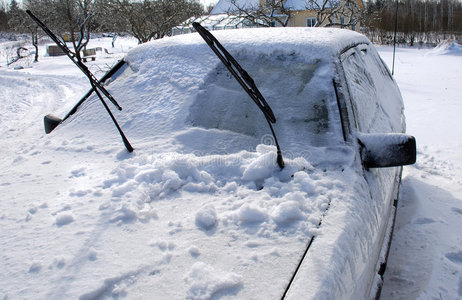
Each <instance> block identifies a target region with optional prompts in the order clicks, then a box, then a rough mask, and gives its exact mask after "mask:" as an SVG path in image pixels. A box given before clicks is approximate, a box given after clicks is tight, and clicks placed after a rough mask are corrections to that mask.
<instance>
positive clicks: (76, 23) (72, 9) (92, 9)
mask: <svg viewBox="0 0 462 300" xmlns="http://www.w3.org/2000/svg"><path fill="white" fill-rule="evenodd" d="M52 1H53V2H51V3H50V5H51V7H50V9H53V10H54V12H53V13H52V14H51V15H52V17H50V24H51V26H52V27H53V29H54V30H55V31H56V32H57V33H58V34H59V35H61V37H63V38H64V36H65V35H67V36H69V38H70V42H71V43H72V45H73V47H74V52H75V56H76V59H77V60H79V61H81V60H82V57H81V53H80V52H81V51H82V50H84V49H85V48H86V46H87V44H88V42H89V41H90V37H91V36H90V33H91V31H92V30H93V29H95V28H96V22H95V18H94V17H95V15H96V0H52Z"/></svg>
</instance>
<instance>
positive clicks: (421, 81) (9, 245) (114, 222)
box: [0, 39, 462, 299]
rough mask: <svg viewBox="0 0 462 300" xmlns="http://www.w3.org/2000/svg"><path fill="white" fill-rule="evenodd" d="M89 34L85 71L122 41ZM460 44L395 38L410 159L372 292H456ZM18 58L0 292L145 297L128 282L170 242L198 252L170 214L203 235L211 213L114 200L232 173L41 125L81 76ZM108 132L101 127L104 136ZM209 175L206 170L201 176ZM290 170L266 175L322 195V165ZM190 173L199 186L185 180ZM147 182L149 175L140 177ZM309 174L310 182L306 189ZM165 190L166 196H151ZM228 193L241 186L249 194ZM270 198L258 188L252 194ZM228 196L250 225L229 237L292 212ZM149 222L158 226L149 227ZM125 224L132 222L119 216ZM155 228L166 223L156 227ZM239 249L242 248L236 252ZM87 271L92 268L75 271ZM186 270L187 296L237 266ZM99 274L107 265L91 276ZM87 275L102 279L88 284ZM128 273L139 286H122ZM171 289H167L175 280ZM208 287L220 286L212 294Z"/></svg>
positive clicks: (9, 73) (2, 213)
mask: <svg viewBox="0 0 462 300" xmlns="http://www.w3.org/2000/svg"><path fill="white" fill-rule="evenodd" d="M93 43H94V45H95V46H96V45H98V46H103V47H105V48H107V49H108V50H109V52H110V53H113V54H101V55H99V57H97V60H96V62H94V63H90V69H91V70H92V71H93V72H95V74H97V75H99V76H101V74H102V73H103V71H104V70H105V69H107V68H108V67H109V66H111V65H113V64H114V63H115V61H117V60H118V59H120V57H121V56H122V55H123V53H124V52H126V51H127V50H128V49H129V47H131V46H134V45H135V43H134V41H133V40H131V41H127V40H125V41H122V40H118V41H117V42H116V49H112V48H111V46H110V40H109V39H101V40H95V41H93ZM117 45H119V46H117ZM1 46H2V44H0V47H1ZM0 49H1V48H0ZM0 51H2V50H0ZM391 51H392V49H391V48H390V47H380V48H379V52H380V54H381V55H382V57H383V59H384V60H385V61H386V62H387V63H388V64H389V65H390V66H391V59H392V52H391ZM2 53H4V51H3V52H2ZM461 54H462V51H460V50H459V49H458V48H457V47H452V48H450V47H445V48H444V47H441V48H438V49H435V50H433V51H431V50H417V49H402V48H398V53H397V61H396V65H395V77H396V79H397V81H398V84H399V86H400V88H401V91H402V94H403V97H404V99H405V105H406V116H407V125H408V127H407V128H408V130H407V131H408V133H410V134H412V135H414V136H416V138H417V142H418V151H419V153H418V162H417V164H416V165H415V166H411V167H405V169H404V177H403V185H402V189H401V199H400V204H399V209H398V217H397V226H396V229H395V235H394V240H393V243H392V246H391V249H392V251H391V254H390V258H389V259H390V260H389V265H388V269H387V273H386V276H385V286H384V289H383V299H413V298H418V297H420V299H435V298H436V299H440V298H441V299H458V298H460V297H462V246H461V245H462V235H461V234H460V228H461V227H462V171H461V168H462V155H461V150H460V147H461V146H462V135H461V134H460V133H458V128H460V127H461V125H462V121H461V120H462V119H461V118H460V115H461V113H462V106H461V105H460V103H459V102H460V101H461V100H460V95H461V94H462V86H461V85H460V82H461V80H462V55H461ZM31 66H32V67H26V68H25V69H23V70H14V69H13V68H12V67H10V68H7V67H6V63H5V57H0V87H1V89H0V124H1V125H2V126H1V127H0V134H1V136H2V140H3V143H2V147H1V149H0V154H1V155H0V189H1V192H0V195H1V196H0V228H2V230H1V231H0V266H2V267H1V269H2V271H1V272H0V298H1V299H23V298H42V299H59V298H60V297H61V296H62V295H79V296H80V297H81V299H95V298H104V297H111V298H123V297H124V296H126V295H127V293H128V295H130V297H131V298H133V297H136V295H138V296H143V295H144V296H145V295H146V293H147V292H148V290H146V291H145V290H143V289H142V288H141V289H139V287H145V285H143V284H139V282H140V281H143V280H147V278H149V277H155V276H161V275H162V269H163V268H164V266H165V265H168V264H169V262H170V261H171V260H172V258H173V259H175V258H178V253H180V252H184V253H186V254H187V255H186V258H184V259H185V262H186V261H194V259H195V258H197V257H199V256H201V255H202V256H207V255H210V254H209V253H208V252H207V249H206V244H204V241H205V238H204V237H202V236H198V239H197V240H195V241H191V245H184V244H178V243H176V242H175V239H174V238H171V237H173V236H175V235H176V236H182V235H183V234H185V229H184V228H183V222H184V219H187V218H190V215H192V216H193V218H194V222H195V223H196V226H197V227H198V228H200V229H201V230H202V231H203V232H205V233H207V235H211V234H214V233H215V231H217V229H216V222H217V213H219V211H218V210H219V208H217V207H216V206H214V205H205V206H201V207H197V208H194V209H195V210H194V211H193V212H183V211H181V207H176V206H173V207H171V208H169V209H170V211H169V213H170V214H171V217H170V218H169V219H170V220H171V221H169V222H166V223H165V222H159V218H160V217H159V211H158V209H159V210H161V209H167V208H166V207H169V206H170V204H169V203H168V201H167V202H165V201H164V202H157V203H156V206H162V207H163V206H165V207H164V208H158V209H154V208H152V206H150V205H148V204H146V205H145V204H143V203H137V202H134V203H133V202H125V201H124V198H127V197H128V198H130V199H136V198H140V199H142V198H143V197H144V198H146V197H151V196H152V195H155V196H156V197H158V196H159V197H163V198H165V199H168V198H169V193H172V194H174V193H175V190H176V189H177V188H178V187H179V186H180V185H181V186H187V187H188V189H186V190H189V192H191V193H193V192H195V191H209V190H214V192H216V193H217V194H219V193H221V194H220V195H221V196H220V198H222V197H223V196H222V195H223V194H225V193H226V191H233V192H236V190H237V188H238V187H237V186H236V185H232V184H227V185H224V184H222V183H221V182H220V176H230V175H231V176H232V175H233V173H232V172H237V171H236V170H234V169H228V170H230V172H231V173H229V174H219V172H220V170H219V169H218V168H214V167H213V166H214V165H216V164H217V163H219V162H217V161H214V159H215V157H214V156H211V157H209V158H207V157H202V158H195V159H193V158H192V157H190V156H187V155H185V156H182V155H179V156H178V157H176V158H175V160H170V159H166V160H163V159H162V157H160V158H159V157H154V155H155V153H156V151H155V150H154V149H152V151H151V153H147V152H146V151H145V152H144V153H141V154H136V153H135V154H134V155H135V158H134V159H133V155H129V154H127V153H126V151H125V150H124V149H123V147H122V146H121V142H120V140H118V139H116V141H115V142H114V144H107V145H104V146H102V145H101V142H100V141H91V140H89V139H88V136H85V135H84V134H83V133H82V134H79V133H75V134H72V135H65V134H60V133H56V134H55V133H53V134H52V135H49V136H45V135H44V133H43V124H42V118H43V115H45V114H47V113H50V112H53V113H54V114H56V115H58V116H63V115H65V113H66V112H67V111H68V110H69V109H70V108H71V107H72V106H73V105H74V103H75V102H76V101H77V99H79V97H80V96H81V95H83V94H84V92H85V91H86V90H88V89H89V84H88V83H87V80H86V79H85V78H84V77H83V76H82V74H81V73H80V71H79V70H78V69H77V68H76V67H75V66H74V65H73V64H72V63H71V62H70V61H69V60H68V58H66V57H59V58H51V57H44V56H42V57H41V58H40V62H39V63H37V64H31ZM173 75H174V74H173ZM185 84H186V85H187V84H188V82H187V81H186V82H185ZM174 92H175V91H174V90H172V93H174ZM122 106H123V103H122ZM163 117H168V116H163ZM92 122H93V123H92ZM96 124H97V122H95V121H94V120H91V119H88V124H87V125H86V126H85V127H84V128H81V127H80V128H79V126H82V122H77V123H75V124H72V122H70V123H69V124H68V126H69V128H72V129H73V130H74V132H79V130H81V131H87V130H91V126H96ZM160 125H161V124H160ZM160 127H162V126H160ZM160 130H162V128H161V129H160ZM113 131H114V129H113V128H108V132H110V134H113ZM100 138H101V140H103V141H105V142H106V141H107V140H110V139H107V138H106V137H105V136H100ZM129 138H130V137H129ZM139 141H140V142H143V141H142V139H139ZM144 142H146V143H148V142H147V141H144ZM135 147H136V146H135ZM237 147H240V146H237ZM50 153H52V155H50ZM136 155H138V157H136ZM233 155H234V159H236V160H241V161H245V160H249V161H251V160H252V159H254V158H255V157H254V156H255V155H248V154H245V155H244V154H243V153H236V154H233ZM233 155H231V156H233ZM258 155H260V157H261V159H270V160H274V157H273V153H272V152H269V151H268V149H266V148H265V147H260V148H259V153H258ZM186 159H187V160H189V161H192V165H193V166H192V167H190V169H185V168H184V165H182V164H181V162H182V161H184V160H186ZM172 163H174V164H173V165H172ZM297 163H298V165H297ZM144 164H157V167H158V168H157V169H158V170H162V168H164V169H165V170H168V171H166V172H161V171H159V172H153V171H152V170H150V169H146V168H144V167H143V165H144ZM175 164H177V165H175ZM116 165H118V166H117V167H116ZM253 167H255V168H253ZM253 167H252V165H250V166H249V168H248V169H247V175H246V176H247V177H248V178H250V179H256V180H253V181H258V178H253V177H255V176H257V177H258V176H261V174H262V171H264V170H262V169H258V165H254V166H253ZM303 167H307V166H305V165H303V163H301V162H294V163H292V168H294V170H295V169H296V168H303ZM172 170H173V171H174V172H172ZM212 173H213V174H218V176H217V177H215V178H212V177H210V174H212ZM178 174H180V175H185V176H184V177H183V176H180V177H179V176H178ZM301 175H302V174H300V177H299V178H296V179H295V180H294V181H293V182H292V183H290V185H284V186H283V185H281V184H282V183H281V182H283V181H284V178H280V179H281V182H280V181H276V182H274V183H273V184H275V185H277V184H279V185H280V186H283V187H284V188H288V189H290V188H297V187H298V186H299V185H300V184H301V183H304V184H305V185H306V184H307V182H311V183H310V185H306V188H307V189H309V190H306V191H305V192H306V193H309V194H310V195H311V196H313V197H314V198H316V199H317V200H318V201H317V202H315V203H313V205H314V206H317V207H318V208H319V207H321V208H322V207H325V206H326V205H327V201H328V197H331V196H329V194H328V193H327V194H326V193H323V197H321V196H320V191H321V190H323V191H324V192H325V191H327V190H328V189H329V183H327V182H326V183H325V182H323V180H322V176H323V175H322V174H317V173H314V174H313V176H311V178H304V177H303V176H301ZM263 176H266V175H263ZM282 176H284V174H282ZM101 177H104V178H103V179H101ZM53 178H56V180H53ZM199 179H200V180H199ZM199 181H200V182H201V185H199V184H197V182H199ZM152 182H154V184H150V183H152ZM313 182H316V184H317V186H312V185H311V184H312V183H313ZM44 183H46V185H45V184H44ZM204 183H205V184H204ZM134 184H135V185H144V186H145V187H146V189H145V190H146V191H147V192H148V193H149V194H148V195H141V194H136V193H139V190H138V191H137V190H136V189H134V186H133V185H134ZM69 187H71V188H70V189H69ZM253 188H254V187H253ZM250 189H252V187H249V190H250ZM166 190H168V191H169V192H168V193H167V194H164V195H159V194H158V193H159V192H162V193H165V191H166ZM133 191H135V192H133ZM276 192H277V193H279V194H278V196H279V197H282V198H284V197H286V196H287V197H288V196H291V197H293V196H297V195H294V194H290V190H287V191H284V190H283V191H276V189H275V190H273V191H272V193H276ZM240 193H241V194H242V195H244V194H248V193H249V191H248V190H241V191H240ZM151 194H152V195H151ZM237 194H239V191H237ZM255 195H257V194H255ZM259 195H260V196H259V197H261V196H262V193H259ZM270 195H271V191H270V192H269V193H268V195H265V194H263V197H269V196H270ZM108 199H111V200H110V201H109V200H108ZM265 199H266V200H268V198H265ZM216 200H218V199H216ZM230 200H231V199H228V201H227V200H226V199H225V201H223V202H222V206H223V207H226V206H227V205H234V206H237V205H239V206H240V208H239V209H235V210H234V213H232V214H229V215H227V216H226V218H224V222H227V223H229V224H231V225H232V224H233V222H236V220H239V222H241V223H244V224H249V225H246V226H244V227H243V228H244V230H245V232H242V231H239V230H236V231H235V235H236V240H238V236H239V235H244V234H246V233H248V232H249V231H253V230H259V231H260V232H261V233H262V235H265V234H266V233H265V232H268V233H267V234H269V232H271V231H270V230H268V229H269V228H266V227H264V226H261V225H258V226H254V225H255V224H261V223H263V220H266V219H271V220H272V222H273V223H274V224H276V225H277V223H280V224H285V223H287V222H291V221H292V220H299V219H300V218H302V217H303V216H304V212H303V211H301V210H298V209H297V207H295V206H293V205H292V204H291V202H290V201H286V202H281V203H273V204H272V205H274V207H275V209H273V210H270V209H269V208H266V207H263V208H262V207H261V206H259V205H257V202H255V203H250V204H248V205H242V203H239V202H238V201H237V202H236V200H234V201H230ZM257 200H258V199H257ZM220 201H221V200H220ZM141 202H142V201H141ZM310 209H312V210H313V211H315V210H316V208H315V207H313V208H310ZM318 217H319V215H316V214H315V215H313V216H312V217H311V219H310V220H308V222H306V224H305V225H304V227H298V228H295V229H294V228H292V229H294V231H295V232H297V231H306V232H309V231H313V230H316V229H315V228H311V227H310V224H316V222H318ZM151 221H153V222H154V223H155V225H156V226H161V227H162V228H161V229H160V230H157V229H154V228H152V224H150V222H151ZM156 221H157V222H156ZM222 221H223V220H222ZM133 223H136V227H137V229H136V230H135V229H134V227H133V226H130V224H133ZM266 223H268V224H270V223H271V222H266ZM231 225H229V226H231ZM230 228H231V227H230ZM159 232H164V233H165V234H163V235H162V236H158V235H157V234H159ZM292 233H293V232H292ZM290 234H291V233H290V232H289V233H288V237H289V238H279V239H277V238H274V239H273V242H275V243H286V242H287V243H294V244H296V243H299V241H292V242H291V239H290ZM118 235H121V236H118ZM102 237H104V238H102ZM121 238H123V239H125V240H121ZM265 241H268V239H266V240H265ZM229 242H230V243H233V242H235V241H229ZM111 245H113V247H111ZM146 246H148V247H146ZM147 248H149V249H150V250H149V251H147V250H146V249H147ZM101 249H104V251H105V252H102V251H101ZM246 249H247V250H246V251H247V252H246V253H242V255H241V256H242V257H237V258H236V259H237V260H239V261H240V262H241V263H247V264H249V265H252V264H255V263H258V261H259V260H261V259H267V260H268V258H270V259H271V257H274V259H276V258H277V257H284V256H286V255H287V253H285V252H283V251H281V250H277V248H276V245H261V244H260V243H259V240H253V241H250V240H249V241H247V244H246ZM215 255H216V254H215ZM246 257H250V258H251V259H250V260H248V261H246V260H245V258H246ZM112 270H113V271H114V272H112V273H111V271H112ZM119 270H124V272H123V273H120V271H119ZM89 272H91V273H92V275H93V276H88V278H87V279H86V280H85V278H86V277H85V274H87V273H89ZM185 272H186V274H184V286H187V287H188V288H189V290H188V291H187V292H189V293H190V294H189V296H190V297H191V298H194V297H195V298H197V299H201V296H200V295H202V296H203V298H207V295H208V296H210V295H215V296H218V297H219V296H220V295H228V296H229V295H233V293H236V292H237V291H238V290H239V289H240V286H241V284H242V282H241V280H242V278H241V277H240V276H239V275H237V274H235V273H233V272H230V271H229V270H227V269H223V270H215V269H213V268H212V267H211V266H210V265H205V264H203V263H200V262H197V263H195V264H193V266H192V268H191V269H188V270H187V271H185ZM104 274H113V275H112V277H104ZM159 274H160V275H159ZM77 278H78V280H75V279H77ZM94 278H102V280H101V281H98V282H94ZM136 281H138V284H136V285H134V283H135V282H136ZM250 284H251V283H250ZM42 286H43V287H44V288H43V289H41V288H40V287H42ZM184 286H182V287H173V286H172V287H169V288H171V289H172V290H173V289H180V290H182V289H185V287H184ZM134 287H135V288H134ZM220 291H226V293H225V294H223V293H222V294H220ZM194 293H198V294H194ZM157 296H158V297H162V295H157ZM152 298H156V295H153V296H152Z"/></svg>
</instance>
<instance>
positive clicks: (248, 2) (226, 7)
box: [210, 0, 260, 15]
mask: <svg viewBox="0 0 462 300" xmlns="http://www.w3.org/2000/svg"><path fill="white" fill-rule="evenodd" d="M232 1H233V0H220V1H218V3H217V4H216V5H215V7H214V8H213V10H212V11H211V12H210V14H212V15H217V14H226V13H227V12H228V11H232V10H233V9H235V6H234V5H233V3H232ZM235 3H236V5H238V6H239V7H241V8H245V9H250V8H255V7H258V5H259V4H260V1H259V0H235Z"/></svg>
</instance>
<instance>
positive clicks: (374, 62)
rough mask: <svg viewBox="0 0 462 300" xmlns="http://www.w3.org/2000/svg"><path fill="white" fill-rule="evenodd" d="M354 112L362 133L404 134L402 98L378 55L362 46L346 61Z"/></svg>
mask: <svg viewBox="0 0 462 300" xmlns="http://www.w3.org/2000/svg"><path fill="white" fill-rule="evenodd" d="M342 65H343V68H344V70H345V77H346V81H347V84H348V89H349V91H350V95H351V98H352V100H353V101H352V102H353V109H354V113H355V117H356V121H357V125H358V127H359V128H358V129H359V130H360V131H361V132H366V133H378V132H402V131H403V124H404V122H403V119H402V109H403V104H402V98H401V94H400V92H399V89H398V87H397V85H396V83H395V82H394V80H393V78H392V77H391V76H390V73H389V72H388V69H387V68H386V67H385V66H384V64H383V62H382V60H381V59H380V57H379V56H378V54H377V52H376V51H374V50H373V49H372V48H369V47H366V46H362V47H356V48H353V49H351V50H350V51H348V52H347V53H346V54H345V55H344V57H343V60H342Z"/></svg>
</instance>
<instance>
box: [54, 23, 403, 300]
mask: <svg viewBox="0 0 462 300" xmlns="http://www.w3.org/2000/svg"><path fill="white" fill-rule="evenodd" d="M214 35H216V37H217V38H218V39H219V40H220V41H221V42H222V44H223V45H224V46H225V47H226V48H227V49H228V51H229V52H230V53H231V54H232V55H233V56H235V57H236V59H237V60H238V61H239V63H241V65H242V66H243V67H244V68H245V69H248V71H249V74H250V75H251V76H254V80H255V82H256V84H257V86H258V87H259V88H260V90H261V92H262V94H263V95H264V96H265V97H266V98H267V101H268V103H269V104H270V106H271V107H272V109H273V111H274V114H275V116H276V118H277V122H276V124H275V131H276V134H277V135H278V138H279V139H280V144H281V148H282V151H283V154H284V155H285V160H286V167H285V168H284V169H283V170H281V169H280V168H279V167H278V166H277V164H276V153H275V147H274V146H272V141H269V142H268V141H267V140H266V138H267V137H268V136H269V133H270V132H269V128H268V127H267V124H265V119H264V116H263V114H262V113H261V112H260V111H259V110H258V109H256V107H254V103H252V102H251V99H249V98H248V96H246V94H245V93H244V91H241V90H240V87H239V86H238V85H237V83H235V82H234V81H233V79H232V78H230V77H229V76H228V75H227V74H226V71H225V70H224V68H223V67H222V66H221V62H219V61H218V59H217V58H216V57H214V54H213V52H212V51H211V50H210V49H208V46H207V45H206V44H205V43H204V42H203V41H202V39H201V38H200V36H199V35H198V34H191V35H185V36H176V37H172V38H166V39H162V40H159V41H155V42H152V43H148V44H146V45H141V46H139V47H137V48H135V49H133V50H132V51H131V52H130V53H129V54H128V55H127V57H126V58H125V61H126V62H127V66H126V67H124V68H123V70H121V71H119V72H118V74H117V76H114V78H112V80H110V83H109V84H108V89H109V90H110V91H111V93H113V95H114V96H115V97H116V98H117V99H120V104H121V105H122V106H123V107H124V111H123V112H117V118H118V120H120V122H121V124H123V125H122V126H123V128H124V130H125V132H126V134H127V136H128V137H129V138H130V139H131V142H132V143H133V145H134V147H135V149H138V150H137V151H143V149H142V148H143V147H146V145H148V147H149V148H150V149H151V150H150V151H152V161H143V162H138V161H136V159H135V161H134V162H131V161H127V162H125V163H124V164H123V166H122V167H121V170H118V171H116V172H114V173H115V174H114V178H113V179H111V180H108V183H107V187H108V188H110V189H111V190H112V191H113V201H114V202H115V203H125V204H126V205H135V204H133V203H137V204H136V205H138V204H139V203H141V204H139V205H144V204H143V203H146V204H149V205H150V206H154V207H155V210H156V215H157V216H158V218H159V220H162V219H163V217H164V216H170V221H169V222H168V224H164V223H162V222H159V224H157V226H159V228H161V230H159V231H158V232H157V233H158V236H157V237H156V240H160V241H162V240H174V241H175V242H174V244H175V243H176V244H178V245H180V247H179V248H181V249H179V250H181V253H183V254H182V255H176V256H173V255H171V256H168V253H165V251H164V253H163V254H162V253H161V255H165V256H164V257H163V258H162V259H165V260H162V259H160V260H159V263H158V264H157V267H156V270H157V271H156V272H154V271H153V272H152V274H153V275H152V276H146V277H145V278H144V280H143V283H142V284H138V285H137V286H136V288H133V289H134V290H135V289H136V290H137V293H138V295H143V293H144V292H146V291H149V290H150V287H153V286H155V287H156V293H157V294H156V295H157V296H158V297H159V298H173V299H182V298H188V297H189V298H193V299H202V298H207V295H202V294H201V292H203V291H204V289H201V288H199V287H203V286H202V285H201V284H203V285H205V286H207V284H210V289H211V290H210V294H208V295H209V296H210V295H217V296H219V297H222V298H223V299H226V298H233V297H235V298H240V299H262V298H263V299H274V298H280V297H282V296H284V295H285V296H286V297H287V298H288V299H301V298H302V299H339V298H342V299H346V298H351V299H359V298H364V297H365V296H369V294H370V293H373V290H374V287H373V281H374V276H375V275H374V274H375V273H376V269H377V261H378V259H379V254H380V251H381V249H382V244H383V241H384V239H385V231H386V228H387V227H388V221H389V216H390V214H391V211H392V204H393V200H394V199H395V196H396V191H397V189H396V183H397V182H396V178H397V176H398V174H400V169H399V168H393V169H386V170H383V171H382V170H380V171H378V170H365V168H364V167H363V165H362V163H361V157H360V147H359V144H358V142H357V140H356V139H355V134H356V133H357V132H360V131H361V130H360V129H361V128H359V127H358V122H357V121H358V119H357V118H358V116H357V115H354V111H355V106H354V102H353V101H354V100H353V99H350V98H349V95H350V88H351V87H350V86H349V83H348V81H347V80H346V78H345V75H344V71H343V68H344V66H343V65H342V59H341V56H342V55H343V54H342V53H346V52H345V51H359V53H361V51H362V50H361V49H362V48H361V47H366V48H367V47H371V46H370V43H369V41H368V40H367V39H366V38H365V37H364V36H362V35H360V34H357V33H355V32H351V31H347V30H339V29H312V28H273V29H245V30H231V31H222V32H214ZM358 49H359V50H358ZM367 49H372V48H367ZM370 51H373V50H370ZM374 59H376V57H374ZM265 75H266V76H265ZM304 101H306V104H305V102H304ZM128 103H129V104H130V105H125V104H128ZM401 105H402V103H401ZM395 108H396V107H395V106H392V109H395ZM339 111H342V113H343V115H341V114H340V113H339ZM401 112H402V108H399V114H400V116H399V118H400V120H401ZM345 113H348V115H345ZM393 113H395V112H393ZM76 115H78V116H76ZM76 115H74V116H72V117H71V118H69V120H67V121H66V122H65V123H66V124H64V125H65V127H66V128H67V129H68V130H72V128H75V127H76V126H78V124H79V122H86V123H92V122H93V123H94V124H95V126H94V128H95V129H94V132H90V133H87V135H88V136H91V135H92V136H93V137H95V138H97V139H99V140H100V141H101V142H105V141H108V137H107V134H104V132H107V131H108V130H109V129H108V128H109V127H110V125H111V124H110V123H109V122H107V120H105V119H102V118H100V117H99V116H100V115H102V113H101V108H100V107H99V103H98V102H97V99H96V98H91V99H89V101H88V103H86V105H85V106H84V107H82V108H81V109H80V112H79V114H76ZM319 116H321V117H319ZM77 117H78V118H77ZM342 122H343V126H342ZM393 122H394V121H393ZM393 124H395V123H393ZM401 124H403V123H401ZM395 129H397V128H395V127H393V130H395ZM60 130H61V129H58V130H56V132H55V131H54V132H53V134H57V135H59V134H60V133H59V132H60ZM306 130H308V131H309V132H307V131H306ZM399 130H401V129H399ZM137 145H141V147H140V146H138V147H137ZM139 148H141V149H139ZM313 238H314V239H313ZM154 244H155V242H154ZM187 244H190V245H191V246H190V247H185V246H184V245H187ZM155 245H157V244H155ZM308 246H310V248H309V250H308V252H306V249H307V247H308ZM173 247H174V246H173ZM191 247H193V248H191ZM159 248H162V245H160V247H159ZM164 248H167V249H168V248H169V246H168V244H167V246H165V247H164ZM194 249H200V251H196V250H194ZM305 252H306V256H305V257H304V254H305ZM156 253H157V252H156ZM157 254H158V253H157ZM161 257H162V256H161ZM298 268H299V269H298ZM297 269H298V272H297V273H296V274H295V272H296V270H297ZM154 275H155V276H154ZM294 275H295V277H294ZM220 280H221V281H220ZM292 280H293V281H292ZM217 282H218V283H217ZM371 291H372V292H371ZM201 297H202V298H201Z"/></svg>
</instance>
